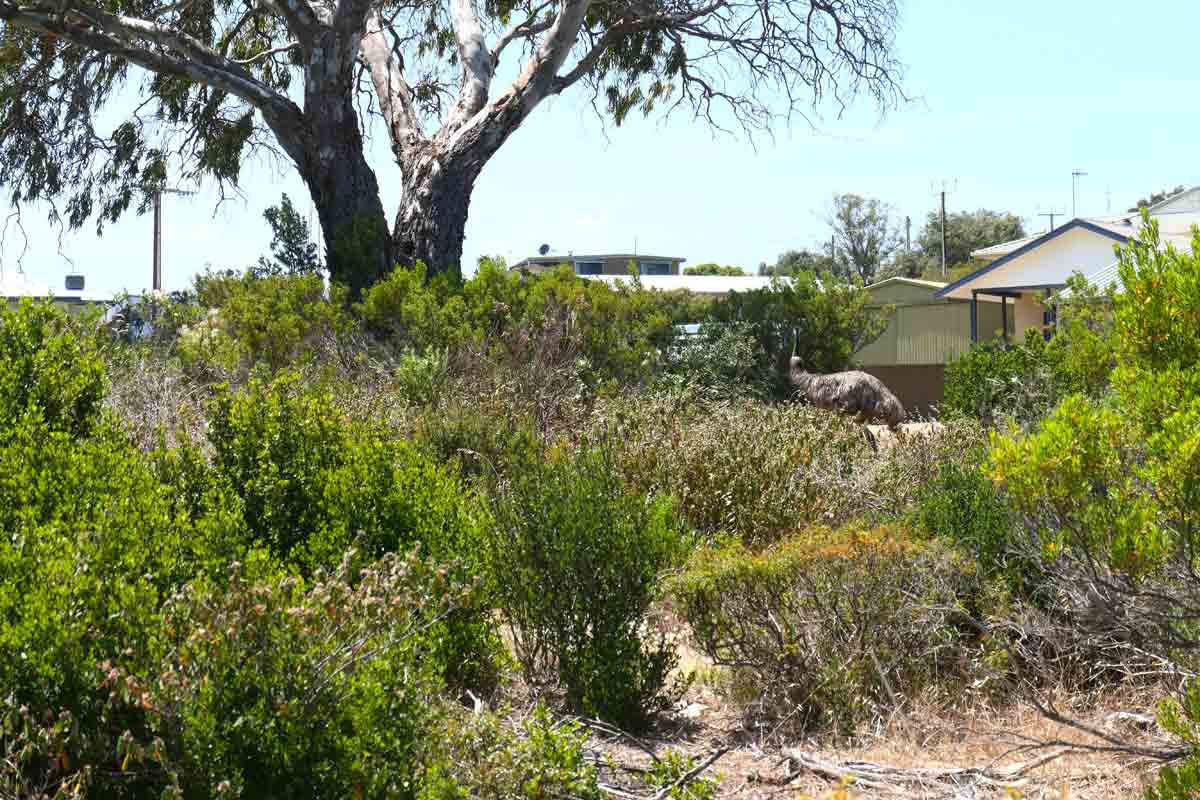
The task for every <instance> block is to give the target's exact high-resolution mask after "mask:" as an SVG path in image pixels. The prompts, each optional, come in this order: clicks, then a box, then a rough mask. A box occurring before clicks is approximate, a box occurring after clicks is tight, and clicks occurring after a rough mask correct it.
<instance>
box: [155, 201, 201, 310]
mask: <svg viewBox="0 0 1200 800" xmlns="http://www.w3.org/2000/svg"><path fill="white" fill-rule="evenodd" d="M164 194H179V195H191V194H195V192H188V191H184V190H182V189H160V190H159V191H157V192H155V193H154V243H153V246H154V252H153V254H152V263H153V267H152V270H151V273H150V288H151V290H152V291H155V292H161V291H162V196H163V195H164Z"/></svg>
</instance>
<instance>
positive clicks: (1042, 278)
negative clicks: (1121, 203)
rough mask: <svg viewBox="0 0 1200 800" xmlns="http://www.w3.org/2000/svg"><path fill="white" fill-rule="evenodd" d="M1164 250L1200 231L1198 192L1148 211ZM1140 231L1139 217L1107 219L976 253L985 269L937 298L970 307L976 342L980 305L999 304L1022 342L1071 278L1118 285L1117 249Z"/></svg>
mask: <svg viewBox="0 0 1200 800" xmlns="http://www.w3.org/2000/svg"><path fill="white" fill-rule="evenodd" d="M1148 211H1149V214H1150V216H1151V217H1152V218H1153V219H1155V220H1157V222H1158V225H1159V232H1160V236H1161V239H1162V242H1163V246H1164V247H1165V246H1166V245H1167V244H1174V245H1175V246H1176V247H1183V248H1186V247H1188V246H1189V245H1190V243H1191V239H1192V227H1193V226H1195V225H1200V187H1195V188H1192V189H1189V190H1187V191H1185V192H1181V193H1180V194H1177V195H1175V196H1173V197H1169V198H1167V199H1166V200H1164V201H1162V202H1161V203H1158V204H1156V205H1154V206H1151V207H1150V208H1149V209H1148ZM1141 226H1142V220H1141V216H1140V214H1138V213H1129V214H1121V215H1117V216H1109V217H1078V218H1076V219H1073V220H1071V221H1070V222H1067V223H1064V224H1063V225H1060V226H1059V227H1057V228H1055V229H1054V230H1052V231H1049V232H1047V233H1042V234H1038V235H1035V236H1028V237H1026V238H1024V239H1016V240H1014V241H1011V242H1004V243H1002V244H998V245H994V246H992V247H986V248H983V249H981V250H976V251H975V252H973V253H972V254H971V255H972V256H973V257H974V258H976V259H980V260H983V261H986V262H987V263H986V264H985V265H984V266H983V267H981V268H980V269H978V270H976V271H975V272H972V273H971V274H970V275H967V276H966V277H965V278H962V279H960V280H958V281H955V282H954V283H952V284H950V285H949V286H947V287H946V288H944V289H942V290H941V291H939V292H938V293H937V295H936V296H937V297H939V298H945V299H957V300H970V301H971V320H972V322H971V338H972V340H978V338H979V326H978V321H977V320H978V302H979V301H980V300H981V299H983V298H1000V303H1001V313H1002V315H1003V318H1004V320H1005V324H1004V325H1003V328H1004V329H1005V330H1008V328H1009V326H1008V325H1007V320H1008V317H1009V315H1010V314H1011V315H1012V318H1013V321H1014V325H1013V326H1012V328H1013V329H1014V335H1015V336H1016V338H1018V339H1020V338H1023V337H1024V334H1025V331H1026V330H1028V329H1030V328H1042V329H1044V328H1045V327H1046V326H1048V325H1049V324H1050V322H1051V321H1052V319H1053V310H1052V308H1051V307H1050V306H1048V305H1045V304H1043V302H1042V299H1043V298H1044V297H1046V296H1047V295H1049V294H1052V293H1054V292H1057V291H1058V290H1061V289H1062V288H1063V287H1064V286H1066V283H1067V278H1069V277H1070V276H1071V274H1072V273H1074V272H1080V273H1082V274H1083V275H1085V276H1088V280H1089V282H1092V283H1093V284H1095V285H1096V286H1098V287H1099V288H1105V287H1106V286H1107V284H1109V283H1112V282H1114V281H1115V280H1116V264H1117V258H1116V253H1115V248H1116V247H1117V245H1121V244H1124V243H1126V242H1128V241H1129V240H1130V238H1132V237H1134V236H1136V235H1137V232H1138V230H1139V229H1140V228H1141Z"/></svg>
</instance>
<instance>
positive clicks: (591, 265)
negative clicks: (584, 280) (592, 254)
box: [575, 261, 604, 275]
mask: <svg viewBox="0 0 1200 800" xmlns="http://www.w3.org/2000/svg"><path fill="white" fill-rule="evenodd" d="M603 272H604V262H602V261H576V262H575V274H576V275H600V274H601V273H603Z"/></svg>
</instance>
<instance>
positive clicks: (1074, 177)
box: [1071, 169, 1087, 219]
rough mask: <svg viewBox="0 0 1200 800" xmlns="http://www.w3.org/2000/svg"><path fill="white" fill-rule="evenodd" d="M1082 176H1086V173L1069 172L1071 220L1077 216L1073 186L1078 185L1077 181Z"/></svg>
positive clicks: (1080, 171) (1078, 171) (1079, 171)
mask: <svg viewBox="0 0 1200 800" xmlns="http://www.w3.org/2000/svg"><path fill="white" fill-rule="evenodd" d="M1084 175H1087V173H1086V172H1084V171H1082V170H1078V169H1076V170H1072V171H1071V219H1074V218H1075V217H1076V216H1077V215H1076V214H1075V184H1076V183H1078V181H1079V179H1080V178H1082V177H1083V176H1084Z"/></svg>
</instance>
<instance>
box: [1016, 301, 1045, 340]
mask: <svg viewBox="0 0 1200 800" xmlns="http://www.w3.org/2000/svg"><path fill="white" fill-rule="evenodd" d="M1045 311H1046V309H1045V307H1044V306H1043V305H1042V304H1041V303H1040V302H1038V300H1037V297H1036V296H1035V295H1033V294H1031V293H1023V294H1022V295H1021V296H1020V297H1017V298H1014V302H1013V304H1012V307H1011V308H1010V309H1009V310H1008V313H1010V314H1013V315H1014V316H1013V322H1014V323H1015V331H1016V339H1017V341H1021V340H1023V339H1024V338H1025V331H1026V330H1028V329H1029V328H1041V327H1042V325H1043V324H1044V322H1045V317H1044V314H1045Z"/></svg>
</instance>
